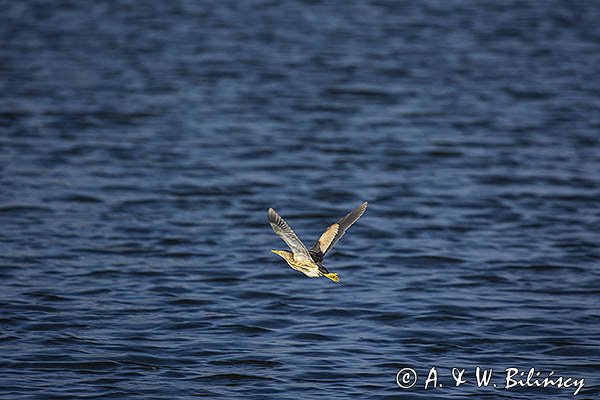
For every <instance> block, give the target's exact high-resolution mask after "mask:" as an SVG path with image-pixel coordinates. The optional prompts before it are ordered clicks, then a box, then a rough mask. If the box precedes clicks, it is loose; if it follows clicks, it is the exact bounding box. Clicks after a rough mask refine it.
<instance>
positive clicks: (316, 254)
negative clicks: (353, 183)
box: [310, 201, 368, 262]
mask: <svg viewBox="0 0 600 400" xmlns="http://www.w3.org/2000/svg"><path fill="white" fill-rule="evenodd" d="M367 205H368V203H367V202H366V201H365V202H364V203H362V204H361V205H360V206H358V207H357V208H356V209H354V210H352V211H350V212H349V213H348V214H346V215H345V216H343V217H342V218H340V219H339V220H338V221H337V222H336V223H335V224H333V225H330V226H329V227H328V228H327V229H326V230H325V232H323V234H322V235H321V237H320V238H319V240H317V243H315V245H314V246H313V247H312V248H311V249H310V254H311V256H312V258H313V260H315V261H316V262H319V261H322V260H323V257H325V255H326V254H327V252H328V251H329V250H331V249H332V248H333V246H335V244H336V243H337V242H338V240H340V239H341V238H342V236H344V233H346V231H347V230H348V228H350V227H351V226H352V224H353V223H355V222H356V221H357V220H358V219H359V218H360V217H361V215H363V213H364V212H365V210H366V209H367Z"/></svg>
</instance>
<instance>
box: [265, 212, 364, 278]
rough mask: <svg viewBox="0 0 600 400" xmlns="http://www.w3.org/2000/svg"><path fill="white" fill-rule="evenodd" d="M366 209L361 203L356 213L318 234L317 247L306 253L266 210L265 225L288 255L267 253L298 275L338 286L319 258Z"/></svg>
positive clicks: (282, 223)
mask: <svg viewBox="0 0 600 400" xmlns="http://www.w3.org/2000/svg"><path fill="white" fill-rule="evenodd" d="M366 209H367V202H366V201H365V202H364V203H362V204H361V205H360V206H358V207H357V208H356V209H354V210H352V211H350V212H349V213H348V214H346V215H345V216H343V217H342V218H340V219H339V220H338V221H337V222H336V223H335V224H332V225H330V226H329V227H328V228H327V229H325V232H323V234H321V237H320V238H319V240H317V243H315V245H314V246H313V247H312V248H311V249H310V250H308V249H307V248H306V246H305V245H304V243H302V241H301V240H300V239H299V238H298V236H296V234H295V233H294V231H293V230H292V228H290V226H289V225H288V224H287V222H285V220H284V219H283V218H281V215H279V214H277V211H275V210H273V209H272V208H269V211H268V213H267V215H268V217H269V224H271V228H273V230H274V231H275V233H276V234H277V236H279V237H280V238H281V240H283V241H284V242H285V244H287V245H288V247H289V248H290V250H292V251H291V252H289V251H287V250H271V251H272V252H273V253H275V254H277V255H279V256H281V257H282V258H283V259H284V260H285V261H286V262H287V263H288V264H289V266H290V267H292V269H295V270H296V271H299V272H302V273H303V274H304V275H306V276H308V277H310V278H320V277H322V276H324V277H325V278H328V279H331V280H332V281H334V282H339V281H340V278H339V277H338V274H334V273H330V272H329V271H327V268H325V266H324V265H323V257H325V255H326V254H327V253H328V252H329V250H331V249H332V248H333V246H335V244H336V243H337V242H338V240H340V239H341V238H342V236H344V233H346V231H347V230H348V228H350V227H351V226H352V224H354V223H355V222H356V221H357V220H358V219H359V218H360V217H361V215H363V213H364V212H365V210H366Z"/></svg>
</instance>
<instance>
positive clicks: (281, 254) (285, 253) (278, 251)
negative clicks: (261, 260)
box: [271, 250, 293, 261]
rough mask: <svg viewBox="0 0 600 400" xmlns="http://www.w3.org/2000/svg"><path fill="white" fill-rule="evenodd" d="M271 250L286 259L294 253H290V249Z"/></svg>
mask: <svg viewBox="0 0 600 400" xmlns="http://www.w3.org/2000/svg"><path fill="white" fill-rule="evenodd" d="M271 252H272V253H275V254H277V255H278V256H280V257H281V258H283V259H284V260H286V261H287V260H289V259H291V258H292V257H293V255H292V253H290V252H289V251H285V250H271Z"/></svg>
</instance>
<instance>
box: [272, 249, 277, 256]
mask: <svg viewBox="0 0 600 400" xmlns="http://www.w3.org/2000/svg"><path fill="white" fill-rule="evenodd" d="M271 253H275V254H277V255H279V252H278V251H277V250H271Z"/></svg>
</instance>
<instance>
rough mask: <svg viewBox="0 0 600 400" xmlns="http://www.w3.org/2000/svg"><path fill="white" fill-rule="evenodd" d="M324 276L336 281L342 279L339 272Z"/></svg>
mask: <svg viewBox="0 0 600 400" xmlns="http://www.w3.org/2000/svg"><path fill="white" fill-rule="evenodd" d="M323 276H324V277H325V278H327V279H331V280H332V281H334V282H336V283H337V282H339V281H340V278H339V277H338V274H332V273H329V274H323Z"/></svg>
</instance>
